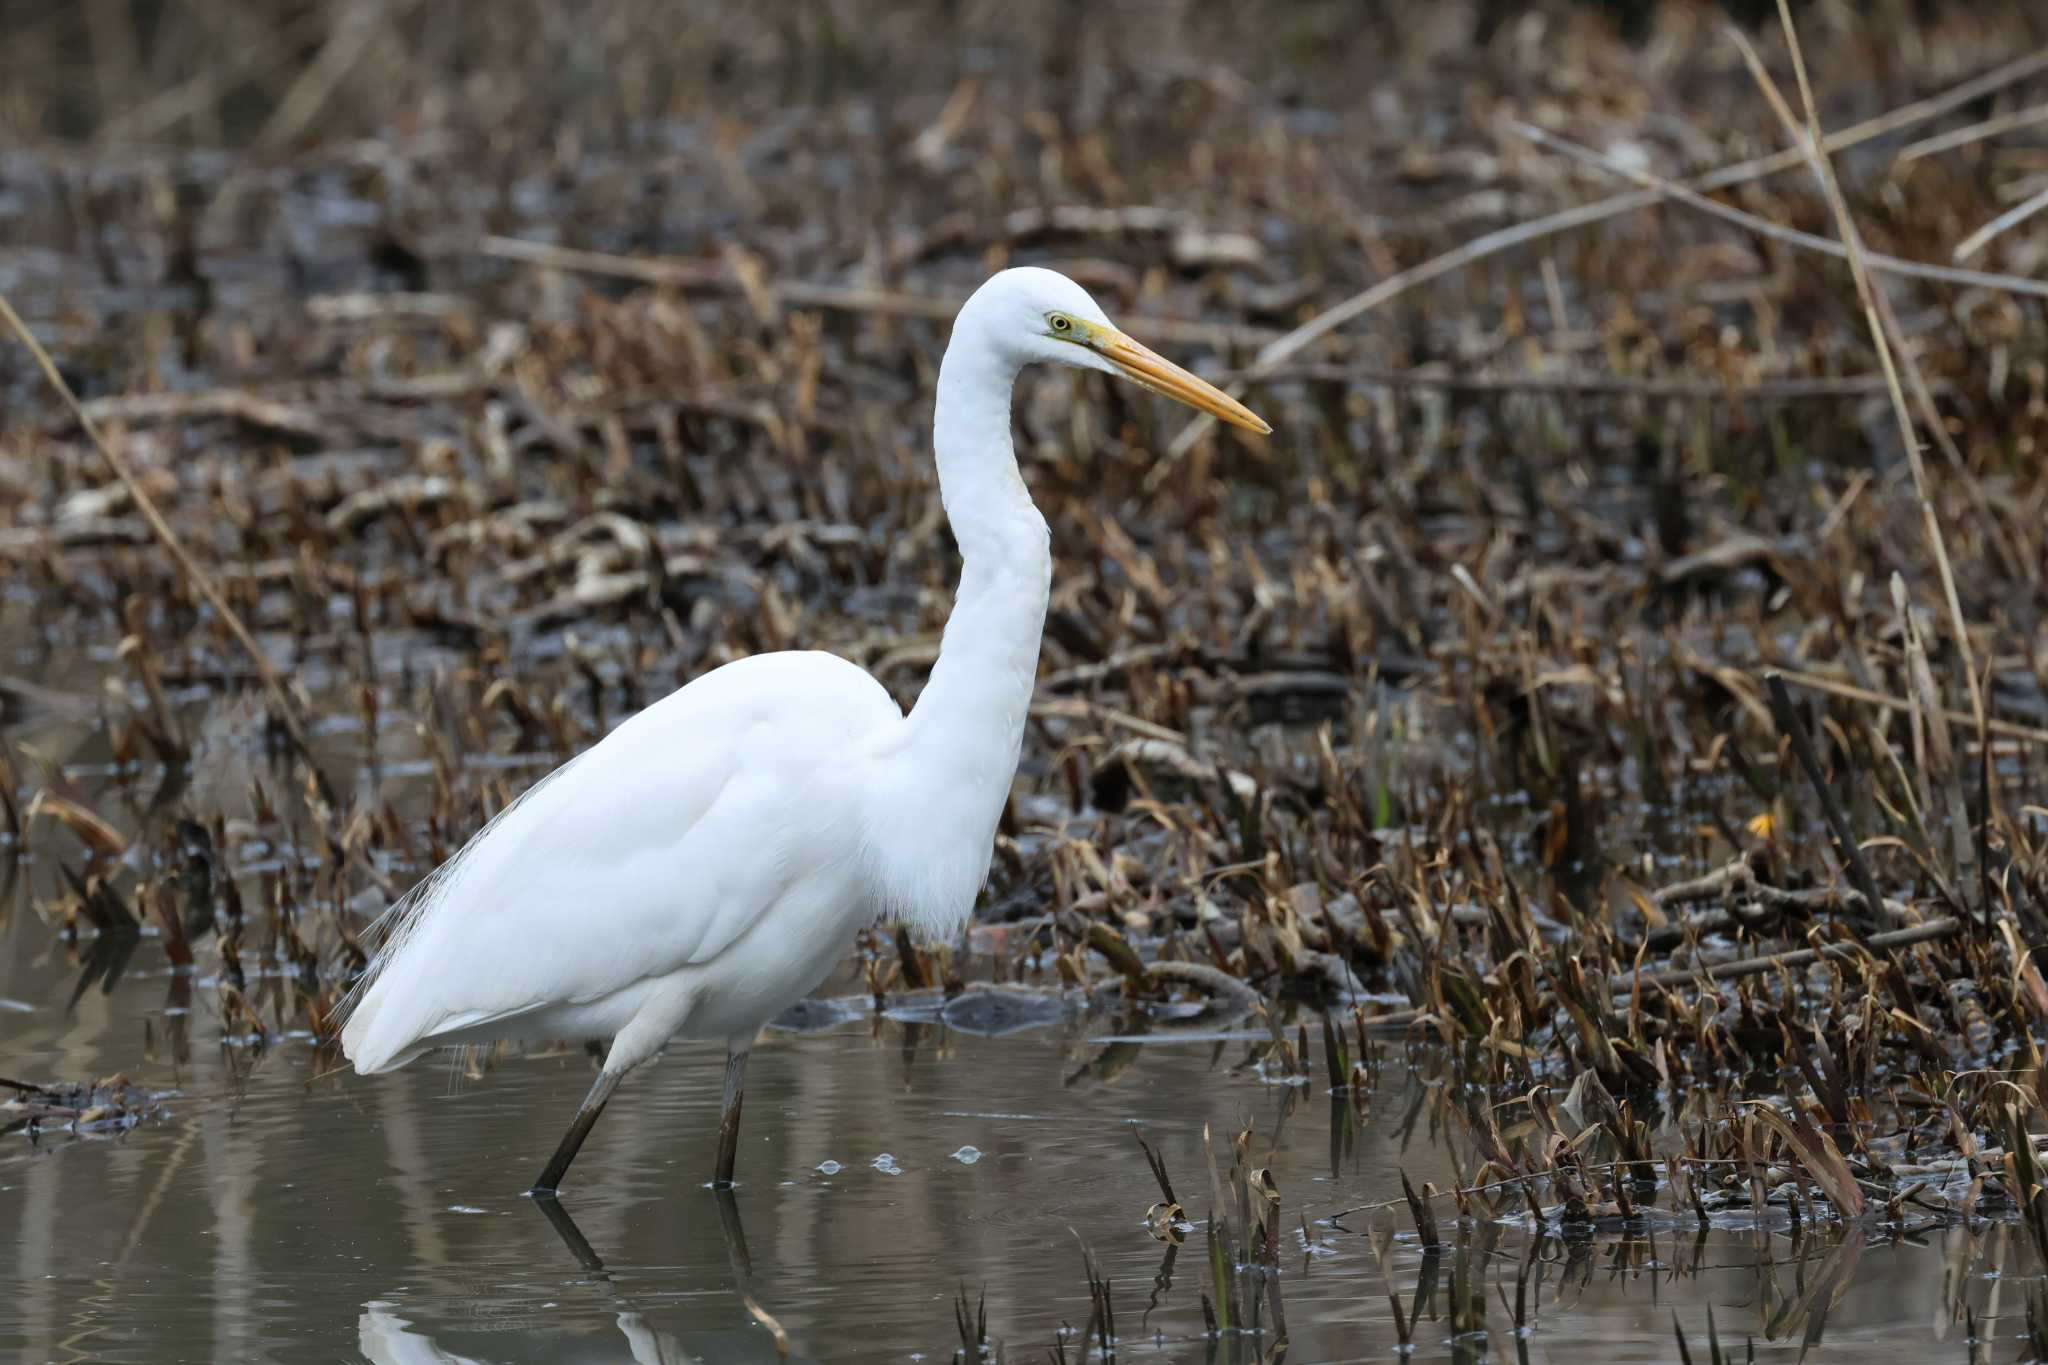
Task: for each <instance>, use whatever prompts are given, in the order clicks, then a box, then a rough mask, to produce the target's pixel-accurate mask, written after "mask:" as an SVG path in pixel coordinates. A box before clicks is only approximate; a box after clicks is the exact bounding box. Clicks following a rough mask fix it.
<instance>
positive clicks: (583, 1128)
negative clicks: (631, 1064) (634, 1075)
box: [527, 1071, 625, 1199]
mask: <svg viewBox="0 0 2048 1365" xmlns="http://www.w3.org/2000/svg"><path fill="white" fill-rule="evenodd" d="M624 1074H625V1073H624V1072H619V1071H600V1072H598V1073H597V1083H596V1084H595V1085H593V1086H591V1087H590V1093H589V1094H588V1095H585V1096H584V1097H583V1105H582V1107H581V1108H579V1109H578V1110H577V1111H576V1117H575V1118H574V1119H572V1120H570V1122H569V1131H568V1132H567V1133H564V1134H563V1135H562V1145H561V1146H559V1147H557V1148H555V1154H554V1155H553V1156H551V1157H549V1158H548V1164H547V1169H546V1170H544V1171H542V1172H541V1173H540V1179H538V1180H536V1181H534V1182H533V1188H532V1189H530V1190H528V1191H527V1193H528V1194H530V1195H532V1196H533V1197H534V1198H536V1199H553V1198H554V1197H555V1191H556V1190H557V1189H558V1188H560V1186H561V1184H562V1176H563V1175H564V1174H565V1173H566V1172H567V1171H568V1169H569V1163H570V1162H572V1161H574V1160H575V1159H576V1152H577V1150H578V1149H579V1148H581V1147H582V1146H583V1139H585V1138H587V1137H589V1136H590V1129H591V1125H593V1124H595V1123H596V1122H597V1116H598V1115H599V1114H602V1113H603V1112H604V1105H605V1101H606V1100H609V1099H610V1098H611V1097H612V1091H614V1090H616V1089H618V1088H619V1078H620V1077H621V1076H622V1075H624Z"/></svg>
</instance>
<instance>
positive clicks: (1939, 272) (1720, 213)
mask: <svg viewBox="0 0 2048 1365" xmlns="http://www.w3.org/2000/svg"><path fill="white" fill-rule="evenodd" d="M1503 126H1504V127H1505V128H1506V129H1507V131H1509V132H1510V133H1513V134H1514V135H1515V136H1517V137H1520V138H1523V139H1525V140H1527V141H1529V142H1533V143H1535V144H1536V145H1537V146H1539V147H1545V148H1548V149H1549V150H1551V151H1553V152H1557V153H1558V154H1560V155H1562V156H1568V157H1570V158H1572V159H1573V160H1574V161H1581V162H1584V163H1585V164H1586V165H1589V166H1594V167H1597V168H1599V169H1600V170H1603V171H1606V172H1608V173H1609V174H1611V175H1617V176H1620V177H1621V178H1622V179H1624V180H1629V181H1633V182H1634V183H1635V184H1638V185H1641V186H1644V187H1645V188H1644V192H1645V193H1650V192H1652V191H1654V192H1655V193H1656V194H1657V196H1658V197H1659V198H1664V197H1669V198H1671V199H1675V200H1677V201H1678V202H1679V203H1681V204H1685V205H1688V206H1690V207H1692V208H1696V209H1698V210H1699V211H1700V212H1702V213H1706V214H1711V215H1712V216H1714V217H1716V218H1720V219H1723V220H1725V221H1727V222H1730V223H1733V224H1735V225H1736V226H1737V227H1740V228H1743V229H1745V230H1747V231H1750V232H1754V233H1756V234H1758V235H1759V236H1763V237H1769V238H1771V239H1772V240H1773V241H1779V242H1783V243H1785V244H1786V245H1787V246H1796V247H1803V248H1805V249H1806V250H1808V251H1817V252H1819V253H1820V254H1821V255H1823V256H1833V257H1834V258H1835V259H1836V260H1838V261H1846V260H1849V259H1851V250H1850V248H1849V247H1847V246H1844V245H1843V244H1842V243H1840V242H1837V241H1831V240H1829V239H1828V238H1826V237H1822V236H1818V235H1816V234H1815V233H1811V232H1804V231H1801V230H1800V229H1798V228H1792V227H1786V226H1785V225H1784V224H1783V223H1774V222H1772V221H1771V220H1770V219H1768V218H1759V217H1757V216H1756V215H1755V214H1753V213H1747V212H1745V211H1743V210H1742V209H1739V208H1736V207H1735V206H1734V205H1733V204H1724V203H1722V202H1721V201H1720V200H1718V199H1710V198H1708V197H1707V196H1706V195H1704V194H1701V193H1699V192H1698V191H1697V190H1692V189H1688V188H1686V187H1685V186H1684V185H1682V184H1680V183H1679V182H1678V181H1676V180H1667V179H1665V178H1664V177H1663V176H1661V175H1657V174H1655V173H1654V172H1651V171H1645V170H1641V169H1639V168H1637V167H1635V166H1629V165H1624V164H1623V163H1621V162H1619V161H1616V160H1615V159H1614V158H1613V157H1610V156H1603V155H1602V154H1601V153H1599V152H1596V151H1594V150H1593V149H1592V148H1590V147H1585V146H1581V145H1580V144H1579V143H1576V142H1573V141H1572V140H1571V139H1570V138H1564V137H1559V136H1558V135H1557V134H1555V133H1552V132H1549V131H1547V130H1545V129H1542V128H1538V127H1537V126H1536V125H1535V124H1533V123H1523V122H1521V121H1520V120H1519V119H1509V120H1507V122H1506V123H1505V124H1504V125H1503ZM1855 251H1856V253H1857V254H1859V255H1860V256H1861V257H1862V259H1863V261H1864V262H1865V265H1866V267H1867V268H1869V269H1875V270H1880V271H1883V272H1884V273H1885V274H1887V275H1899V276H1903V277H1905V278H1907V279H1916V280H1932V281H1934V282H1935V283H1937V284H1952V285H1956V286H1958V287H1960V288H1967V289H1999V290H2003V291H2005V292H2006V293H2009V294H2024V295H2027V296H2029V297H2032V298H2048V280H2034V279H2028V278H2027V277H2026V276H2024V275H2002V274H1998V273H1995V272H1993V271H1987V270H1965V269H1961V268H1959V267H1957V266H1950V265H1933V264H1930V263H1928V262H1926V261H1909V260H1907V259H1905V258H1904V257H1903V256H1888V255H1886V254H1884V253H1883V252H1881V251H1868V250H1865V249H1864V248H1863V246H1862V243H1861V241H1860V240H1859V241H1858V243H1857V246H1856V248H1855Z"/></svg>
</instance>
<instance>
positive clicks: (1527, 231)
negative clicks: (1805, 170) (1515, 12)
mask: <svg viewBox="0 0 2048 1365" xmlns="http://www.w3.org/2000/svg"><path fill="white" fill-rule="evenodd" d="M2042 71H2048V50H2044V51H2041V52H2030V53H2028V54H2027V55H2026V56H2024V57H2019V58H2016V59H2014V60H2013V61H2010V62H2007V63H2006V64H2005V65H2004V66H2001V67H1998V68H1996V69H1994V70H1991V71H1987V72H1985V73H1984V74H1983V75H1981V76H1977V77H1974V78H1973V79H1971V80H1967V81H1964V82H1963V83H1962V84H1961V85H1958V86H1955V87H1954V88H1952V89H1949V90H1946V91H1943V92H1942V93H1941V94H1939V95H1932V96H1929V97H1928V98H1927V99H1924V100H1919V101H1917V102H1915V103H1913V104H1909V105H1906V106H1904V107H1903V108H1900V109H1895V110H1892V111H1890V112H1888V113H1884V114H1879V115H1877V116H1876V117H1875V118H1869V119H1865V120H1864V121H1863V122H1861V123H1858V124H1855V125H1854V126H1852V127H1849V128H1844V129H1843V130H1842V131H1841V132H1839V133H1836V134H1835V135H1833V136H1832V137H1830V138H1829V139H1828V140H1827V142H1826V143H1825V144H1823V145H1824V146H1825V148H1826V149H1827V150H1828V151H1830V152H1838V151H1843V150H1846V149H1847V148H1850V147H1854V146H1857V145H1859V144H1861V143H1864V142H1868V141H1870V140H1871V139H1872V138H1877V137H1883V136H1884V135H1885V134H1887V133H1894V132H1897V131H1899V130H1900V129H1902V128H1908V127H1911V126H1912V125H1913V124H1916V123H1924V122H1926V121H1927V120H1928V119H1933V118H1939V117H1940V116H1941V115H1943V114H1946V113H1948V112H1949V111H1950V110H1952V109H1957V108H1960V107H1961V106H1963V105H1965V104H1968V103H1969V102H1970V101H1972V100H1975V99H1981V98H1983V97H1984V96H1985V95H1988V94H1990V93H1991V92H1993V91H1995V90H2002V89H2004V88H2005V87H2006V86H2008V85H2011V84H2013V83H2015V82H2017V81H2023V80H2025V79H2027V78H2028V77H2029V76H2033V75H2035V74H2037V73H2039V72H2042ZM1805 160H1806V156H1805V153H1804V152H1803V151H1801V150H1800V149H1798V148H1796V147H1794V148H1787V149H1786V150H1784V151H1780V152H1773V153H1772V154H1771V155H1769V156H1761V157H1755V158H1752V159H1751V160H1748V161H1741V162H1737V163H1735V164H1734V165H1731V166H1723V167H1721V168H1720V169H1718V170H1714V171H1710V172H1708V173H1707V174H1705V175H1702V176H1699V177H1697V178H1695V179H1693V180H1691V181H1689V182H1687V183H1686V186H1685V188H1687V189H1693V190H1707V191H1713V190H1720V189H1726V188H1728V187H1729V186H1731V185H1741V184H1746V183H1747V182H1749V181H1752V180H1761V179H1763V178H1764V177H1766V176H1771V175H1776V174H1778V173H1779V172H1781V171H1789V170H1791V169H1792V168H1793V167H1795V166H1798V165H1801V164H1803V163H1804V162H1805ZM1662 197H1663V196H1662V194H1661V193H1651V192H1649V191H1646V190H1637V191H1633V192H1631V193H1628V194H1617V195H1615V196H1613V197H1612V198H1609V199H1602V200H1600V201H1599V202H1598V203H1593V204H1581V205H1579V206H1577V207H1575V208H1569V209H1562V210H1560V211H1558V212H1556V213H1552V214H1546V215H1545V216H1544V217H1541V218H1533V219H1531V220H1529V221H1528V222H1526V223H1518V224H1515V225H1514V226H1512V227H1505V228H1500V229H1498V230H1496V231H1494V232H1489V233H1486V234H1484V235H1483V236H1480V237H1476V238H1474V239H1473V240H1472V241H1470V242H1467V243H1465V245H1463V246H1460V247H1456V248H1453V249H1452V250H1450V251H1447V252H1445V253H1444V254H1442V255H1440V256H1437V257H1434V258H1432V259H1430V260H1428V261H1425V262H1423V263H1422V264H1421V265H1418V266H1416V267H1414V268H1413V269H1410V270H1404V271H1401V272H1400V273H1398V274H1395V275H1391V276H1389V277H1387V278H1386V279H1384V280H1381V281H1380V282H1379V283H1377V284H1374V285H1371V286H1369V287H1367V288H1365V289H1362V290H1360V291H1359V292H1358V293H1356V294H1353V295H1351V296H1350V297H1349V298H1347V299H1344V300H1343V301H1342V302H1340V303H1337V304H1334V305H1332V306H1331V307H1329V308H1326V309H1324V310H1323V311H1322V312H1320V313H1318V314H1316V315H1315V316H1314V317H1312V318H1310V319H1309V320H1308V321H1307V322H1305V323H1303V324H1301V326H1299V327H1296V328H1295V329H1294V330H1293V331H1291V332H1289V333H1287V334H1286V335H1285V336H1283V337H1281V338H1279V339H1278V340H1277V341H1274V342H1272V343H1270V344H1269V345H1267V346H1266V348H1265V349H1264V350H1262V351H1260V352H1259V355H1258V359H1257V362H1256V363H1255V364H1254V366H1253V374H1252V375H1251V376H1248V377H1247V379H1246V380H1245V381H1244V382H1243V383H1241V384H1239V385H1236V386H1234V387H1233V389H1232V392H1234V393H1237V394H1240V395H1241V394H1242V393H1243V391H1244V387H1245V385H1246V384H1249V383H1251V382H1253V381H1254V380H1256V379H1257V378H1260V377H1263V376H1264V375H1267V374H1270V373H1272V371H1273V370H1275V369H1277V368H1278V367H1279V366H1280V365H1281V364H1283V363H1284V362H1285V361H1287V360H1288V359H1290V358H1291V357H1293V356H1295V355H1297V354H1299V353H1300V352H1301V351H1303V350H1304V349H1306V348H1307V347H1308V346H1310V345H1311V344H1313V343H1314V342H1316V341H1318V340H1320V339H1321V338H1323V337H1325V336H1328V335H1329V334H1330V333H1331V332H1334V331H1336V330H1337V329H1338V328H1339V327H1342V326H1343V325H1344V324H1345V323H1347V322H1349V321H1351V320H1352V319H1353V318H1357V317H1362V316H1364V315H1365V314H1367V313H1370V312H1371V311H1372V310H1373V309H1375V308H1378V307H1380V306H1381V305H1382V304H1385V303H1389V302H1391V301H1392V300H1394V299H1396V298H1399V297H1400V296H1401V295H1403V294H1405V293H1407V292H1408V291H1409V290H1410V289H1413V288H1415V287H1416V286H1417V285H1421V284H1427V283H1429V282H1430V281H1431V280H1434V279H1438V278H1440V277H1442V276H1444V275H1448V274H1450V273H1451V272H1452V271H1455V270H1458V269H1461V268H1463V267H1464V266H1467V265H1470V264H1472V263H1473V262H1475V261H1480V260H1484V259H1485V258H1487V257H1488V256H1493V255H1497V254H1499V253H1500V252H1503V251H1507V250H1509V249H1511V248H1513V247H1517V246H1521V245H1524V244H1525V243H1528V242H1534V241H1539V240H1541V239H1542V238H1545V237H1552V236H1555V235H1557V234H1558V233H1560V232H1569V231H1571V230H1572V229H1573V228H1578V227H1588V226H1591V225H1592V224H1594V223H1601V222H1605V221H1606V220H1608V219H1609V218H1618V217H1620V216H1621V215H1622V214H1624V213H1633V212H1634V211H1635V210H1637V209H1643V208H1648V207H1650V206H1651V205H1652V204H1655V203H1656V202H1657V201H1658V200H1659V199H1660V198H1662ZM1215 426H1216V419H1215V418H1213V417H1211V416H1209V415H1208V414H1207V413H1204V414H1202V415H1201V416H1199V417H1196V418H1195V419H1193V420H1192V421H1190V422H1189V423H1188V424H1187V425H1186V426H1184V427H1182V428H1181V429H1180V432H1179V433H1178V434H1177V435H1175V437H1174V438H1173V441H1172V442H1171V443H1170V444H1169V445H1168V446H1167V450H1166V458H1165V459H1163V460H1161V461H1160V462H1159V463H1158V465H1157V466H1156V467H1155V468H1154V469H1153V470H1152V472H1151V474H1149V475H1148V476H1147V479H1146V486H1147V487H1148V488H1157V487H1158V486H1159V485H1160V484H1162V483H1164V482H1165V481H1166V479H1168V478H1169V477H1171V470H1172V468H1173V466H1174V465H1175V464H1176V463H1177V462H1178V461H1179V460H1180V458H1181V457H1182V456H1183V455H1186V454H1187V452H1188V451H1189V450H1191V449H1193V448H1194V444H1195V442H1196V441H1199V440H1200V439H1201V438H1202V437H1203V436H1205V435H1207V434H1208V433H1209V432H1210V431H1212V430H1214V429H1215Z"/></svg>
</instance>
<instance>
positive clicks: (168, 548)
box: [0, 294, 338, 810]
mask: <svg viewBox="0 0 2048 1365" xmlns="http://www.w3.org/2000/svg"><path fill="white" fill-rule="evenodd" d="M0 318H4V319H5V320H6V322H7V325H8V326H9V327H10V328H12V329H13V330H14V334H15V335H16V336H17V337H19V338H21V344H22V345H24V346H26V347H27V348H28V352H29V354H30V355H32V356H34V357H35V362H36V365H37V367H38V368H40V369H41V370H42V372H43V378H44V379H46V380H48V381H49V384H50V387H51V388H53V389H55V390H56V391H57V396H58V397H59V398H62V399H63V400H64V405H65V406H66V407H68V408H70V409H71V413H72V415H73V416H74V417H76V418H77V419H78V425H79V426H80V427H81V428H83V429H84V431H85V434H86V437H87V439H89V440H90V441H91V442H92V443H93V445H94V447H95V448H97V449H98V451H99V452H100V457H101V458H102V459H104V460H105V461H106V462H107V467H108V468H110V469H112V470H113V471H114V476H115V477H116V478H118V479H120V481H121V484H122V486H123V487H125V488H126V489H127V490H128V496H129V497H131V498H133V499H134V500H135V507H136V510H137V511H139V512H141V513H142V519H143V520H144V521H145V522H147V523H148V524H149V529H150V531H151V532H152V533H153V534H154V535H155V536H156V538H157V539H158V540H159V541H160V542H162V544H163V547H164V551H165V553H167V554H169V555H170V557H171V559H172V562H174V563H175V564H176V565H177V566H178V572H179V573H180V574H182V575H184V578H185V582H186V583H187V584H188V585H190V587H191V588H192V590H193V591H194V592H197V593H198V594H199V595H200V596H201V597H204V598H205V599H206V601H207V605H209V606H211V607H212V608H213V609H214V610H215V611H216V612H219V613H220V618H221V620H222V621H223V622H225V623H226V624H227V628H228V630H229V632H230V633H231V634H233V635H234V637H235V640H236V642H237V643H239V644H240V645H241V646H242V648H243V650H244V651H245V652H246V653H247V654H248V655H249V662H250V664H251V665H252V666H253V667H254V668H255V670H256V676H257V677H259V678H261V679H262V680H263V687H264V690H265V691H267V692H269V693H270V699H271V700H272V701H273V702H274V703H276V705H277V711H278V723H279V724H281V725H283V726H284V728H285V732H286V733H287V734H288V735H290V736H291V741H292V744H293V745H294V746H295V747H296V748H297V749H298V751H299V756H300V757H301V758H303V759H304V760H305V761H306V767H307V768H308V769H310V770H311V772H312V774H313V781H314V783H315V784H316V785H317V786H318V787H319V789H320V798H321V800H323V801H325V802H326V803H327V805H328V807H329V809H330V810H332V809H333V808H334V807H335V806H336V805H337V804H338V802H337V801H336V799H335V795H334V789H333V788H332V787H331V786H329V785H328V782H327V775H326V774H325V773H323V772H321V771H320V765H319V764H318V763H316V762H314V761H313V748H312V745H311V744H309V743H308V742H307V740H306V729H305V726H304V725H303V724H302V723H301V722H300V719H299V709H298V706H297V705H296V704H295V703H294V702H293V701H292V697H291V694H290V693H289V692H287V691H285V687H284V682H283V680H282V679H280V678H279V677H278V676H277V670H276V669H274V668H272V667H271V666H270V660H269V659H268V658H266V657H265V656H264V653H263V647H262V646H261V645H259V644H257V643H256V637H255V636H254V635H252V634H250V633H249V627H248V626H246V625H244V624H243V623H242V617H241V614H240V613H238V612H237V611H236V610H235V609H234V608H233V607H232V606H230V605H229V604H228V600H227V598H225V597H223V596H222V595H221V591H220V589H219V588H217V587H215V586H214V584H213V580H212V579H210V578H208V577H207V576H206V572H205V570H203V569H201V568H200V567H199V564H198V562H197V561H195V560H194V559H193V558H192V555H191V552H190V551H188V550H187V549H186V548H185V543H184V542H183V541H181V540H179V539H178V534H177V532H175V531H173V530H172V529H171V524H170V523H169V522H168V521H166V520H164V514H163V513H162V512H161V511H159V510H158V509H157V505H156V499H154V498H152V497H151V496H150V495H149V490H148V489H147V488H145V487H144V486H143V484H142V480H140V479H138V478H136V477H135V471H134V470H133V469H131V468H130V467H129V465H128V460H127V458H126V457H125V456H123V455H122V454H121V453H120V452H119V451H117V450H115V449H114V446H113V443H112V442H110V441H108V440H107V438H106V436H105V435H104V434H103V433H102V432H101V431H100V429H99V424H98V423H96V422H94V421H93V420H92V417H91V416H90V414H88V413H87V412H86V410H85V406H84V404H82V403H80V402H79V401H78V395H77V394H74V393H73V392H72V391H71V386H70V385H69V384H67V383H65V382H64V376H63V375H61V374H59V373H58V372H57V366H56V362H54V361H52V360H51V359H50V353H49V352H48V351H46V350H44V349H43V344H42V343H41V342H40V341H37V340H36V337H35V333H33V332H31V331H30V330H29V329H28V324H27V323H25V322H23V321H22V320H21V314H19V313H17V312H15V311H14V305H13V304H12V303H10V302H9V301H8V299H7V296H6V295H5V294H0Z"/></svg>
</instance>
